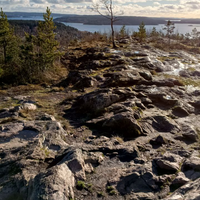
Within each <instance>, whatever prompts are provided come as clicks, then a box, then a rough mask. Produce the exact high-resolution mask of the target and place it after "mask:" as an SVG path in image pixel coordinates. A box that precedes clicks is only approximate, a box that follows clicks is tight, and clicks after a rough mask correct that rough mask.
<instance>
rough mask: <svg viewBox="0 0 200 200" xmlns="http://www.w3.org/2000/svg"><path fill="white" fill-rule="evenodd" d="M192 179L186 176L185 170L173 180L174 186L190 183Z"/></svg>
mask: <svg viewBox="0 0 200 200" xmlns="http://www.w3.org/2000/svg"><path fill="white" fill-rule="evenodd" d="M189 181H190V180H189V179H188V178H186V177H185V175H184V173H183V172H179V173H178V176H177V177H176V178H175V179H174V180H173V181H172V184H171V185H172V186H174V187H180V186H182V185H185V184H186V183H188V182H189Z"/></svg>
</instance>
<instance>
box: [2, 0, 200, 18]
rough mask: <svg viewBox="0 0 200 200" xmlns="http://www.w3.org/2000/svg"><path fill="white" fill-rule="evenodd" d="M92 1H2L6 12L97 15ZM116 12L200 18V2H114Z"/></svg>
mask: <svg viewBox="0 0 200 200" xmlns="http://www.w3.org/2000/svg"><path fill="white" fill-rule="evenodd" d="M95 1H99V0H95ZM92 2H93V1H92V0H0V5H1V6H0V7H2V8H3V10H4V11H12V12H13V11H22V12H23V11H26V12H42V13H44V12H45V10H46V7H47V6H48V7H49V8H50V9H51V11H52V12H53V13H63V14H87V15H91V14H96V13H95V12H91V6H92ZM113 2H114V5H115V11H116V12H117V13H120V12H121V11H123V12H124V15H132V16H154V17H166V16H170V17H194V18H196V17H200V14H199V10H200V0H156V1H154V0H113Z"/></svg>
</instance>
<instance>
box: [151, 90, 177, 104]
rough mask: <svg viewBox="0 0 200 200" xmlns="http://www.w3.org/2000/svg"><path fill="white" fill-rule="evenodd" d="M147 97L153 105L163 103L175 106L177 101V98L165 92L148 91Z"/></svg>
mask: <svg viewBox="0 0 200 200" xmlns="http://www.w3.org/2000/svg"><path fill="white" fill-rule="evenodd" d="M148 96H149V98H150V99H151V100H152V102H153V103H154V104H155V105H160V104H162V105H165V106H166V107H167V106H171V107H172V106H175V105H176V104H177V103H178V100H177V99H174V98H173V97H171V96H170V95H166V94H165V93H149V94H148Z"/></svg>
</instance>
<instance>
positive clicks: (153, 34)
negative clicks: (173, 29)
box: [150, 27, 159, 41]
mask: <svg viewBox="0 0 200 200" xmlns="http://www.w3.org/2000/svg"><path fill="white" fill-rule="evenodd" d="M150 36H151V37H152V39H153V40H154V41H155V40H156V39H157V38H158V36H159V33H158V32H157V30H156V28H155V27H153V29H152V31H151V33H150Z"/></svg>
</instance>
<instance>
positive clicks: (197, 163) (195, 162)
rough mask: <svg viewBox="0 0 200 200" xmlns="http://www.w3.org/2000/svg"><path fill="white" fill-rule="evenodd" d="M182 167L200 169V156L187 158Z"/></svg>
mask: <svg viewBox="0 0 200 200" xmlns="http://www.w3.org/2000/svg"><path fill="white" fill-rule="evenodd" d="M182 168H183V169H184V170H190V169H193V170H196V171H200V158H199V157H194V156H193V157H191V158H189V159H187V160H186V161H185V162H184V163H183V166H182Z"/></svg>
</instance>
